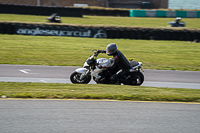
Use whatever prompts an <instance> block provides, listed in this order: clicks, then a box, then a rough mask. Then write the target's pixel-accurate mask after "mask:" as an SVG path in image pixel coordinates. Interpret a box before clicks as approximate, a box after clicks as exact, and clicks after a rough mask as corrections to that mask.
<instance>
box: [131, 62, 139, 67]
mask: <svg viewBox="0 0 200 133" xmlns="http://www.w3.org/2000/svg"><path fill="white" fill-rule="evenodd" d="M129 64H130V66H131V67H134V66H137V65H139V63H138V62H137V61H129Z"/></svg>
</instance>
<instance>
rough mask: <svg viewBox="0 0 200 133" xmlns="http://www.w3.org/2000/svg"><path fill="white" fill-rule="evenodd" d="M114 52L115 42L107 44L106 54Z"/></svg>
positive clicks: (115, 50) (115, 48)
mask: <svg viewBox="0 0 200 133" xmlns="http://www.w3.org/2000/svg"><path fill="white" fill-rule="evenodd" d="M116 52H117V45H116V44H115V43H110V44H108V46H107V47H106V54H107V55H109V56H110V55H113V54H114V53H116Z"/></svg>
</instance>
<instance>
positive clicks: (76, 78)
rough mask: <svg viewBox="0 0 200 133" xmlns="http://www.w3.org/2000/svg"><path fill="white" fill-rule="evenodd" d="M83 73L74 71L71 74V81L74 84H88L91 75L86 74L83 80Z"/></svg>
mask: <svg viewBox="0 0 200 133" xmlns="http://www.w3.org/2000/svg"><path fill="white" fill-rule="evenodd" d="M81 75H82V74H81V73H77V72H73V73H72V74H71V76H70V80H71V82H72V83H73V84H88V83H89V82H90V80H91V76H86V77H84V78H83V79H82V80H81V79H80V77H81Z"/></svg>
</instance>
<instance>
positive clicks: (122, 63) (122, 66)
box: [97, 43, 130, 84]
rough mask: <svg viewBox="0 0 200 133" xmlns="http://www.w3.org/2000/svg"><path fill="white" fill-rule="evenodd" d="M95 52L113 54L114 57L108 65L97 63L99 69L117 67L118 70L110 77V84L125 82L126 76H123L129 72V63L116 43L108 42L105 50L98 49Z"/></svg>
mask: <svg viewBox="0 0 200 133" xmlns="http://www.w3.org/2000/svg"><path fill="white" fill-rule="evenodd" d="M97 52H98V53H106V54H107V55H108V56H113V59H114V61H113V63H112V64H110V65H109V66H101V65H98V67H99V68H100V69H101V68H108V69H113V68H115V67H118V68H119V71H118V72H116V73H115V74H113V75H112V76H111V77H110V81H111V84H121V83H124V82H126V78H125V77H124V76H125V75H126V74H128V73H129V70H130V64H129V61H128V60H127V58H126V57H125V56H124V55H123V54H122V52H121V51H119V50H118V49H117V45H116V44H115V43H110V44H108V45H107V47H106V50H98V51H97Z"/></svg>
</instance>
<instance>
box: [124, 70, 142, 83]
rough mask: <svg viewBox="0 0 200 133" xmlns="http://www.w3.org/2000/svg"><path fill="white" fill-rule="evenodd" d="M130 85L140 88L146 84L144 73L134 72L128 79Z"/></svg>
mask: <svg viewBox="0 0 200 133" xmlns="http://www.w3.org/2000/svg"><path fill="white" fill-rule="evenodd" d="M128 81H129V83H128V84H129V85H135V86H140V85H141V84H142V83H143V82H144V75H143V73H142V72H140V71H137V72H132V73H131V74H130V77H129V78H128Z"/></svg>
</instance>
